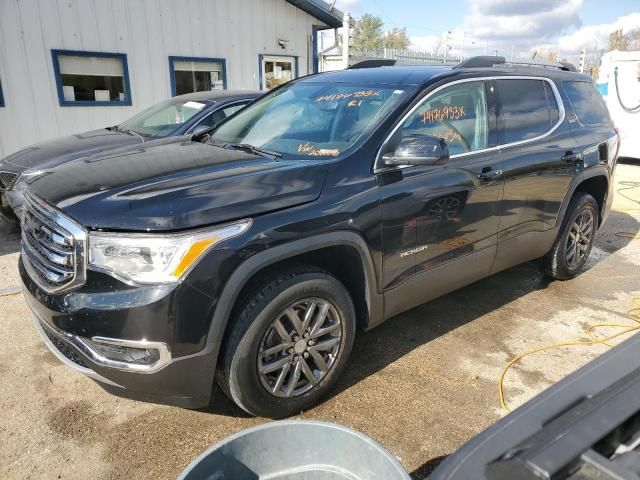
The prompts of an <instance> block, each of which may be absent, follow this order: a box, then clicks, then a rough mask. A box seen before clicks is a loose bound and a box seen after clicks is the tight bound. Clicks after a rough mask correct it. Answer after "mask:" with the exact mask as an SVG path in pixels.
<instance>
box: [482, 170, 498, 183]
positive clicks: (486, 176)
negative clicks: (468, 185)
mask: <svg viewBox="0 0 640 480" xmlns="http://www.w3.org/2000/svg"><path fill="white" fill-rule="evenodd" d="M501 175H502V170H487V171H485V169H483V170H482V173H479V174H478V179H480V180H482V181H485V182H486V181H489V180H495V179H496V178H498V177H499V176H501Z"/></svg>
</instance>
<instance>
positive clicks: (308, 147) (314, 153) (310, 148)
mask: <svg viewBox="0 0 640 480" xmlns="http://www.w3.org/2000/svg"><path fill="white" fill-rule="evenodd" d="M298 152H300V153H304V154H306V155H309V156H311V157H337V156H338V155H340V150H338V149H337V148H316V147H315V146H314V145H312V144H311V143H309V142H305V143H301V144H300V145H299V146H298Z"/></svg>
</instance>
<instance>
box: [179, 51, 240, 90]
mask: <svg viewBox="0 0 640 480" xmlns="http://www.w3.org/2000/svg"><path fill="white" fill-rule="evenodd" d="M169 74H170V76H171V95H173V96H174V97H175V96H176V95H182V94H185V93H193V92H202V91H206V90H224V89H226V88H227V72H226V65H225V60H224V59H223V58H200V57H198V58H193V57H169Z"/></svg>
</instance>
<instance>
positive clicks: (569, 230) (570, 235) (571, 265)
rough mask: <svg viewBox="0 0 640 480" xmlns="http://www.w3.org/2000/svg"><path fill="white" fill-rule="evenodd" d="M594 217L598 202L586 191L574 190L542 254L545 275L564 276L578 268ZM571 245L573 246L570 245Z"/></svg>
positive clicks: (585, 252)
mask: <svg viewBox="0 0 640 480" xmlns="http://www.w3.org/2000/svg"><path fill="white" fill-rule="evenodd" d="M585 218H587V220H586V223H585ZM598 220H599V213H598V204H597V203H596V201H595V199H594V198H593V197H592V196H591V195H589V194H588V193H583V192H576V193H575V194H574V196H573V197H572V198H571V201H570V202H569V206H568V207H567V212H566V213H565V216H564V219H563V221H562V227H561V228H560V233H559V235H558V238H556V241H555V243H554V244H553V247H552V248H551V250H550V251H549V253H547V254H546V255H545V256H544V257H543V258H542V264H543V269H544V273H545V274H546V275H547V276H549V277H551V278H553V279H556V280H568V279H570V278H573V277H575V276H576V275H577V274H578V273H579V272H580V270H582V268H583V267H584V264H585V263H586V261H587V259H588V258H589V254H590V253H591V248H592V247H593V242H594V240H595V237H596V231H597V228H598ZM576 229H577V230H576ZM576 232H578V234H577V235H576ZM585 232H588V233H585ZM576 238H577V240H574V239H576ZM572 245H577V246H576V247H575V249H573V248H572ZM578 245H579V246H578ZM572 251H573V252H574V253H573V256H572V255H571V252H572Z"/></svg>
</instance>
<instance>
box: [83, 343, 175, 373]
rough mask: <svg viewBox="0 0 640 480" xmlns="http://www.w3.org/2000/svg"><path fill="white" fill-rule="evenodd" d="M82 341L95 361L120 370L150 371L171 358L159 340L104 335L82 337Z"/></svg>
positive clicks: (160, 366)
mask: <svg viewBox="0 0 640 480" xmlns="http://www.w3.org/2000/svg"><path fill="white" fill-rule="evenodd" d="M82 341H83V343H85V345H86V346H87V347H88V348H89V349H90V350H91V351H92V357H93V360H94V361H95V362H96V363H99V364H101V365H104V366H107V367H112V368H118V369H121V370H133V371H137V372H142V373H151V372H154V371H157V370H159V369H160V368H162V367H163V366H165V365H166V364H167V363H168V362H169V360H170V359H171V354H170V352H169V349H168V347H167V345H166V344H164V343H161V342H147V341H144V340H142V341H134V340H122V339H115V338H105V337H93V338H91V340H89V339H86V338H84V339H82Z"/></svg>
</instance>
